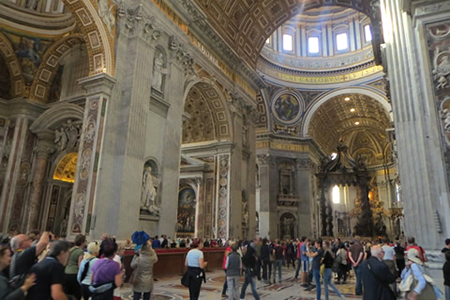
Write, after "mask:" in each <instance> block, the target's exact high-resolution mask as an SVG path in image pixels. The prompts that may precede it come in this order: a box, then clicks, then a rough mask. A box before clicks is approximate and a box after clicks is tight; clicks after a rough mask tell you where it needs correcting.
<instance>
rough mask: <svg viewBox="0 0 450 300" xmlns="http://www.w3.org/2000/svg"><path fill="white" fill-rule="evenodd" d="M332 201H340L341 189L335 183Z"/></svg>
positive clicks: (336, 202) (337, 202)
mask: <svg viewBox="0 0 450 300" xmlns="http://www.w3.org/2000/svg"><path fill="white" fill-rule="evenodd" d="M332 197H333V203H335V204H339V203H341V189H340V188H339V186H337V185H335V186H334V187H333V194H332Z"/></svg>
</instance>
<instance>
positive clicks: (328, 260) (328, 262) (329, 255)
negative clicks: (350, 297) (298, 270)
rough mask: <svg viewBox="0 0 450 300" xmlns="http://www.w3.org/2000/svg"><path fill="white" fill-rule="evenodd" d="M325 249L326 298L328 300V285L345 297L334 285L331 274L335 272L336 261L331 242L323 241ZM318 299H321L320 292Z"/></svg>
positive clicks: (324, 276) (324, 287) (324, 282)
mask: <svg viewBox="0 0 450 300" xmlns="http://www.w3.org/2000/svg"><path fill="white" fill-rule="evenodd" d="M323 250H324V256H323V261H322V264H323V265H325V270H324V272H323V289H324V291H325V300H328V299H329V297H328V286H330V287H331V289H332V290H333V291H334V292H335V293H336V295H338V297H339V298H341V299H344V297H343V296H342V294H341V293H340V292H339V291H338V289H337V288H336V287H335V286H334V284H333V283H332V282H331V276H332V274H333V271H332V268H333V263H334V258H333V256H334V254H333V252H331V251H332V250H331V248H330V242H323ZM318 297H319V298H317V299H320V294H318Z"/></svg>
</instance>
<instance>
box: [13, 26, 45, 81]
mask: <svg viewBox="0 0 450 300" xmlns="http://www.w3.org/2000/svg"><path fill="white" fill-rule="evenodd" d="M6 36H7V37H8V39H9V40H10V42H11V44H12V45H13V47H14V52H15V54H16V56H17V58H18V59H19V62H20V65H21V68H22V75H23V77H24V80H25V83H26V84H27V85H30V84H31V82H32V81H33V79H34V75H35V74H36V71H37V69H38V68H39V65H40V64H41V62H42V57H43V56H44V53H45V51H46V50H47V49H48V47H49V46H50V44H51V43H52V42H53V40H50V39H45V38H36V37H30V36H22V35H16V34H12V33H6Z"/></svg>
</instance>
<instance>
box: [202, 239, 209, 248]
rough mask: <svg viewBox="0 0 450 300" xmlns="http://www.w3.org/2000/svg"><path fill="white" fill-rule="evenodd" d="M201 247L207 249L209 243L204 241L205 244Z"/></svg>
mask: <svg viewBox="0 0 450 300" xmlns="http://www.w3.org/2000/svg"><path fill="white" fill-rule="evenodd" d="M203 247H204V248H209V241H208V240H207V239H206V240H205V242H204V243H203Z"/></svg>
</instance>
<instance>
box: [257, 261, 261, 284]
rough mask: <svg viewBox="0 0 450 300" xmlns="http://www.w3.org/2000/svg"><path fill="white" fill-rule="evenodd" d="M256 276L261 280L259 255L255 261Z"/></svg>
mask: <svg viewBox="0 0 450 300" xmlns="http://www.w3.org/2000/svg"><path fill="white" fill-rule="evenodd" d="M256 278H258V280H261V258H259V257H258V260H257V261H256Z"/></svg>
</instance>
